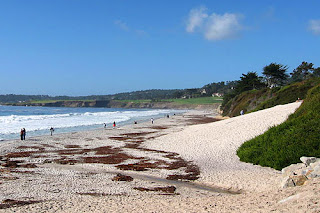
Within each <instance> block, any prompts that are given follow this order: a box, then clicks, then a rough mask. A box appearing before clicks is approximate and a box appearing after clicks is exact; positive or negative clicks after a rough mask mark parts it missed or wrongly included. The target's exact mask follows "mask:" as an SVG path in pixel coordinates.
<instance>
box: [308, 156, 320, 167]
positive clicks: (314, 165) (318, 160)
mask: <svg viewBox="0 0 320 213" xmlns="http://www.w3.org/2000/svg"><path fill="white" fill-rule="evenodd" d="M317 165H320V158H317V160H316V162H314V163H310V167H311V168H312V169H313V168H314V167H316V166H317Z"/></svg>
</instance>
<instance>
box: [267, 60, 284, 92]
mask: <svg viewBox="0 0 320 213" xmlns="http://www.w3.org/2000/svg"><path fill="white" fill-rule="evenodd" d="M287 69H288V67H287V66H284V65H282V64H277V63H271V64H269V65H267V66H265V67H264V68H263V72H262V74H263V75H264V76H265V79H266V81H267V84H268V87H275V86H282V85H284V84H285V82H286V80H287V79H288V77H289V75H287V74H286V71H287Z"/></svg>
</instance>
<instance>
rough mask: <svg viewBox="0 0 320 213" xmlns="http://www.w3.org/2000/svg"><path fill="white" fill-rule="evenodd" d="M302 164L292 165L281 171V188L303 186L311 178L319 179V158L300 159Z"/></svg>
mask: <svg viewBox="0 0 320 213" xmlns="http://www.w3.org/2000/svg"><path fill="white" fill-rule="evenodd" d="M300 160H301V162H302V163H298V164H292V165H290V166H288V167H285V168H283V169H282V178H283V179H282V182H281V186H282V187H283V188H287V187H294V186H301V185H304V184H305V183H306V182H307V180H309V179H311V178H319V177H320V158H315V157H304V156H303V157H301V158H300Z"/></svg>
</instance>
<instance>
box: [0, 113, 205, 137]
mask: <svg viewBox="0 0 320 213" xmlns="http://www.w3.org/2000/svg"><path fill="white" fill-rule="evenodd" d="M91 108H92V107H91ZM129 110H137V111H138V112H139V111H140V110H148V109H139V108H137V109H129ZM149 110H163V109H151V108H150V109H149ZM166 110H170V111H171V112H170V113H168V114H169V115H170V116H172V114H177V115H180V114H183V113H186V112H188V111H193V110H180V109H166ZM194 111H197V110H194ZM200 111H201V110H200ZM164 116H165V114H163V115H162V114H159V115H156V116H153V118H154V119H161V118H163V117H164ZM144 117H145V118H144V119H140V120H137V121H138V123H140V122H142V123H147V122H148V120H150V119H151V117H152V116H150V117H147V116H144ZM112 122H113V121H112ZM132 122H133V119H132V118H129V119H128V120H126V121H117V126H121V127H123V126H127V125H131V123H132ZM103 124H104V123H100V124H92V125H84V126H83V125H79V126H71V127H58V128H55V130H56V131H55V132H54V134H55V135H57V134H65V133H73V132H83V131H95V130H99V129H103V127H102V126H103ZM98 126H99V127H98ZM53 127H54V126H53ZM100 127H101V128H100ZM107 127H108V128H113V127H112V123H111V122H110V123H109V122H108V123H107ZM49 129H50V127H48V128H47V129H38V130H31V131H28V129H27V137H28V138H34V137H39V136H40V137H42V136H46V135H49V134H50V130H49ZM58 131H61V132H58ZM39 132H40V133H39ZM19 134H20V132H17V133H15V134H13V133H12V134H7V136H6V137H4V138H0V143H2V142H5V141H11V140H16V139H19V138H20V135H19ZM30 134H31V136H30ZM8 135H9V136H8ZM3 136H5V134H4V135H3ZM13 137H15V138H13Z"/></svg>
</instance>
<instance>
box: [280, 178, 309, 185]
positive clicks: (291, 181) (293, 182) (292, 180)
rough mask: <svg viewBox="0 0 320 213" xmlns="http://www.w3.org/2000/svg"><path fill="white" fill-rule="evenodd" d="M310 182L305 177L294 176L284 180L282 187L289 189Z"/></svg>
mask: <svg viewBox="0 0 320 213" xmlns="http://www.w3.org/2000/svg"><path fill="white" fill-rule="evenodd" d="M307 180H308V178H307V176H305V175H294V176H289V177H286V178H284V179H283V180H282V183H281V187H282V188H288V187H294V186H302V185H303V184H304V183H305V182H306V181H307Z"/></svg>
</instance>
